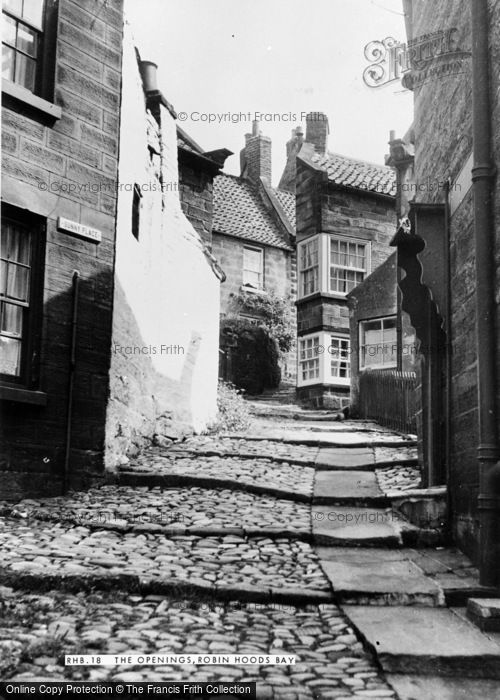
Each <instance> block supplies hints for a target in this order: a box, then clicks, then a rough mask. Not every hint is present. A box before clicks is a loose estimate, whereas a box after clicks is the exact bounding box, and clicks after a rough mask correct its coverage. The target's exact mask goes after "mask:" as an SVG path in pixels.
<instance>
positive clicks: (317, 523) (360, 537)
mask: <svg viewBox="0 0 500 700" xmlns="http://www.w3.org/2000/svg"><path fill="white" fill-rule="evenodd" d="M311 518H312V531H313V541H314V542H315V544H316V545H336V546H343V547H352V546H363V547H401V546H402V544H403V540H402V536H401V525H402V522H401V519H400V517H398V516H397V514H396V513H393V512H392V511H391V510H390V509H382V508H356V507H353V506H350V507H345V506H315V505H313V507H312V512H311Z"/></svg>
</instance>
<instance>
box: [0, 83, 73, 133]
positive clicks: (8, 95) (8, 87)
mask: <svg viewBox="0 0 500 700" xmlns="http://www.w3.org/2000/svg"><path fill="white" fill-rule="evenodd" d="M2 103H3V104H4V106H6V107H9V106H12V107H14V108H19V107H21V108H22V109H23V111H27V112H30V113H32V114H33V116H35V117H37V118H38V119H40V118H41V119H42V120H44V121H45V122H47V123H52V124H53V123H54V122H56V121H57V120H58V119H60V118H61V116H62V109H61V108H60V107H59V105H55V104H52V102H48V101H47V100H44V99H43V98H42V97H38V95H34V94H33V93H32V92H30V91H29V90H26V88H23V87H22V86H21V85H17V83H13V82H12V81H10V80H6V79H3V80H2Z"/></svg>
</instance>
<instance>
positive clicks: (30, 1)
mask: <svg viewBox="0 0 500 700" xmlns="http://www.w3.org/2000/svg"><path fill="white" fill-rule="evenodd" d="M23 17H25V18H26V19H27V20H29V21H30V22H32V23H33V24H36V25H37V27H40V28H42V17H43V0H24V7H23Z"/></svg>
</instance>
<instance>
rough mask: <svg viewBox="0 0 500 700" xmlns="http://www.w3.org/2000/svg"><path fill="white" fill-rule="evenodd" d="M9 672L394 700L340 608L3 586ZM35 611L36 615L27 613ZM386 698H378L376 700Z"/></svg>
mask: <svg viewBox="0 0 500 700" xmlns="http://www.w3.org/2000/svg"><path fill="white" fill-rule="evenodd" d="M0 600H1V601H2V603H3V607H4V616H3V621H2V625H1V626H0V646H1V647H2V650H3V652H4V653H3V654H2V655H1V656H0V672H1V673H2V678H3V679H6V680H9V681H35V680H39V679H40V678H41V677H43V678H47V679H50V680H53V681H55V680H65V679H72V680H91V681H110V680H114V681H118V680H121V681H129V682H135V681H137V682H140V681H148V682H156V681H189V682H204V681H205V682H214V683H215V682H223V681H237V682H245V681H255V682H257V687H258V697H259V698H262V697H271V698H278V697H279V698H290V699H291V700H292V699H293V700H300V698H311V700H312V698H319V699H324V700H327V698H332V697H334V696H335V691H336V695H337V697H339V698H340V697H344V698H354V697H360V696H359V694H358V693H359V692H360V691H364V692H368V693H369V695H368V696H367V697H387V698H390V697H395V693H394V691H392V689H391V688H390V687H389V686H388V684H387V683H386V682H385V681H384V679H383V678H382V677H381V674H380V672H379V670H378V668H377V666H376V665H375V663H374V662H373V660H372V658H371V657H370V655H369V654H367V653H366V652H365V651H364V650H363V647H362V645H361V644H360V643H359V641H358V640H357V638H356V636H355V635H354V634H353V630H352V629H351V627H350V626H349V622H348V621H347V620H346V618H345V617H344V616H343V615H342V614H341V612H340V610H339V609H338V607H337V606H335V605H332V604H330V605H321V606H306V607H295V606H291V605H253V604H248V603H247V604H245V603H243V604H241V603H233V604H229V603H227V604H222V605H221V604H214V602H213V601H210V600H209V599H206V600H204V601H202V600H193V599H181V598H166V597H162V596H155V595H152V596H146V597H144V596H140V595H134V596H129V595H124V594H116V595H113V596H110V595H109V594H105V593H93V594H91V595H89V596H83V595H81V594H80V595H76V596H68V595H64V594H61V593H59V592H54V591H51V592H49V593H47V594H44V595H39V594H38V595H33V594H26V593H20V592H13V591H11V590H9V589H6V588H3V589H1V588H0ZM27 611H29V614H26V613H27ZM64 653H67V654H73V653H78V654H96V653H102V654H121V655H123V654H127V653H132V654H142V655H147V654H157V655H160V654H186V655H187V654H192V655H199V654H201V655H211V654H220V653H231V654H240V655H252V656H257V657H258V656H259V655H260V656H265V655H267V654H277V655H288V654H295V655H296V656H297V663H296V664H294V665H286V666H266V665H264V664H262V663H256V664H254V665H247V666H242V665H240V666H236V665H235V666H216V665H205V664H197V665H193V666H179V665H177V666H175V665H166V666H156V667H152V666H138V667H134V666H118V667H111V666H106V667H82V666H80V667H78V666H64V665H63V655H64ZM377 693H378V694H377Z"/></svg>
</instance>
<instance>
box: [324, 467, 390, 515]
mask: <svg viewBox="0 0 500 700" xmlns="http://www.w3.org/2000/svg"><path fill="white" fill-rule="evenodd" d="M313 503H314V504H317V505H353V506H358V507H359V506H372V507H373V508H377V507H384V506H389V505H390V500H389V499H388V498H387V497H386V496H385V495H384V494H383V493H382V491H381V490H380V487H379V485H378V483H377V478H376V476H375V474H374V472H368V471H355V472H351V471H330V472H329V471H318V472H317V473H316V475H315V479H314V491H313Z"/></svg>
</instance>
